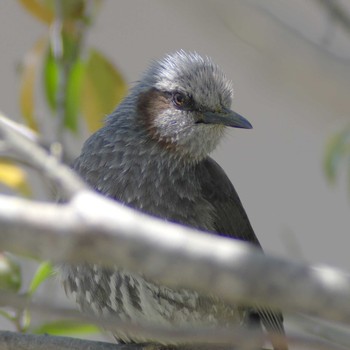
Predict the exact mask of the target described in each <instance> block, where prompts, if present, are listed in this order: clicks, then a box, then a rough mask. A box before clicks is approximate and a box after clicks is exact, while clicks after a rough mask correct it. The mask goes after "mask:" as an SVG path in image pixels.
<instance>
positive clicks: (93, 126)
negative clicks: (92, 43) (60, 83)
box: [81, 49, 127, 131]
mask: <svg viewBox="0 0 350 350" xmlns="http://www.w3.org/2000/svg"><path fill="white" fill-rule="evenodd" d="M84 73H85V74H84V77H83V83H82V90H81V92H82V93H81V107H82V111H83V115H84V118H85V121H86V123H87V126H88V128H89V130H90V131H95V130H97V129H98V128H100V127H101V125H102V121H103V119H104V117H105V115H107V114H109V113H111V112H112V111H113V110H114V109H115V107H116V105H117V104H118V103H119V102H120V101H121V100H122V98H123V97H124V96H125V94H126V91H127V85H126V83H125V81H124V79H123V77H122V75H121V74H120V73H119V71H118V70H117V69H116V68H115V67H114V66H113V64H112V63H111V62H110V61H109V60H108V59H107V58H106V57H105V56H103V54H102V53H100V52H98V51H97V50H94V49H92V50H91V51H90V56H89V59H88V61H87V64H86V69H85V72H84Z"/></svg>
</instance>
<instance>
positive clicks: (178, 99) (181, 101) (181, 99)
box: [173, 92, 188, 107]
mask: <svg viewBox="0 0 350 350" xmlns="http://www.w3.org/2000/svg"><path fill="white" fill-rule="evenodd" d="M173 100H174V103H175V104H176V106H178V107H184V106H185V105H186V104H187V103H188V98H187V96H186V95H184V94H182V93H181V92H175V93H174V95H173Z"/></svg>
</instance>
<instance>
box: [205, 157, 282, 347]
mask: <svg viewBox="0 0 350 350" xmlns="http://www.w3.org/2000/svg"><path fill="white" fill-rule="evenodd" d="M198 178H199V179H200V182H201V187H202V193H203V194H204V197H205V199H206V200H207V201H208V202H209V203H211V205H212V206H213V207H214V210H215V222H214V225H215V229H216V231H217V233H219V234H220V235H223V236H227V237H232V238H236V239H241V240H243V241H247V242H251V243H253V244H254V245H256V246H259V247H260V243H259V241H258V239H257V237H256V235H255V233H254V231H253V228H252V226H251V225H250V222H249V219H248V217H247V214H246V212H245V210H244V208H243V205H242V203H241V201H240V199H239V197H238V194H237V192H236V190H235V188H234V187H233V185H232V183H231V181H230V180H229V178H228V177H227V175H226V174H225V172H224V171H223V170H222V168H221V167H220V166H219V165H218V164H217V163H216V162H215V161H214V160H213V159H211V158H207V159H206V160H205V161H203V162H201V164H199V166H198ZM257 312H258V314H259V316H260V319H261V321H262V323H263V325H264V326H265V328H266V330H267V331H268V332H273V333H279V334H284V328H283V316H282V314H281V313H280V312H273V311H271V310H270V309H268V308H257ZM273 346H274V349H275V350H286V349H288V347H287V344H285V345H283V344H280V343H279V344H278V345H277V344H276V345H275V344H273Z"/></svg>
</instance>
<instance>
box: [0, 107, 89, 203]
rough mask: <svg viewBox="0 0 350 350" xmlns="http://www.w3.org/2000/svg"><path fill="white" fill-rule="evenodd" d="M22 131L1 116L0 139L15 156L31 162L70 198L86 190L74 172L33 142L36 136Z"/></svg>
mask: <svg viewBox="0 0 350 350" xmlns="http://www.w3.org/2000/svg"><path fill="white" fill-rule="evenodd" d="M22 129H23V128H22ZM22 129H21V128H20V126H18V125H17V124H16V123H14V122H12V121H11V122H9V121H8V119H7V118H5V117H4V116H1V114H0V137H1V138H2V140H3V142H5V143H6V145H7V146H8V147H9V148H10V150H12V151H13V152H14V153H15V155H17V156H19V157H20V158H22V159H25V160H26V159H27V160H28V161H30V163H31V164H32V166H33V167H34V168H36V169H38V170H39V171H41V172H43V173H44V174H45V175H46V176H47V177H48V178H49V179H50V180H51V181H53V182H54V183H55V184H56V186H58V187H59V189H60V190H61V191H62V192H63V194H64V195H65V196H67V197H68V198H70V197H71V196H73V195H74V194H75V193H77V192H78V191H79V190H82V189H85V188H86V185H85V184H84V182H83V181H82V180H81V179H80V178H79V177H78V176H77V175H76V174H75V173H74V172H73V171H72V170H70V169H69V168H68V167H65V166H63V165H62V164H61V163H60V162H59V160H58V159H57V158H56V157H55V156H54V155H51V154H49V153H48V152H47V151H46V150H44V149H43V148H41V147H40V146H39V145H37V144H36V143H35V142H33V137H34V136H33V135H26V134H25V133H24V132H23V130H22ZM27 136H28V137H27Z"/></svg>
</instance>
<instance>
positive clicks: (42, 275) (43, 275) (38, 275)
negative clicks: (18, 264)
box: [28, 261, 54, 295]
mask: <svg viewBox="0 0 350 350" xmlns="http://www.w3.org/2000/svg"><path fill="white" fill-rule="evenodd" d="M53 274H54V271H53V267H52V265H51V264H50V263H49V262H47V261H44V262H42V263H41V264H40V265H39V267H38V268H37V270H36V272H35V274H34V277H33V279H32V281H31V282H30V285H29V288H28V294H29V295H33V294H34V293H35V291H36V290H37V289H38V288H39V286H40V285H41V284H42V283H43V282H44V281H46V280H47V279H48V278H49V277H51V276H52V275H53Z"/></svg>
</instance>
